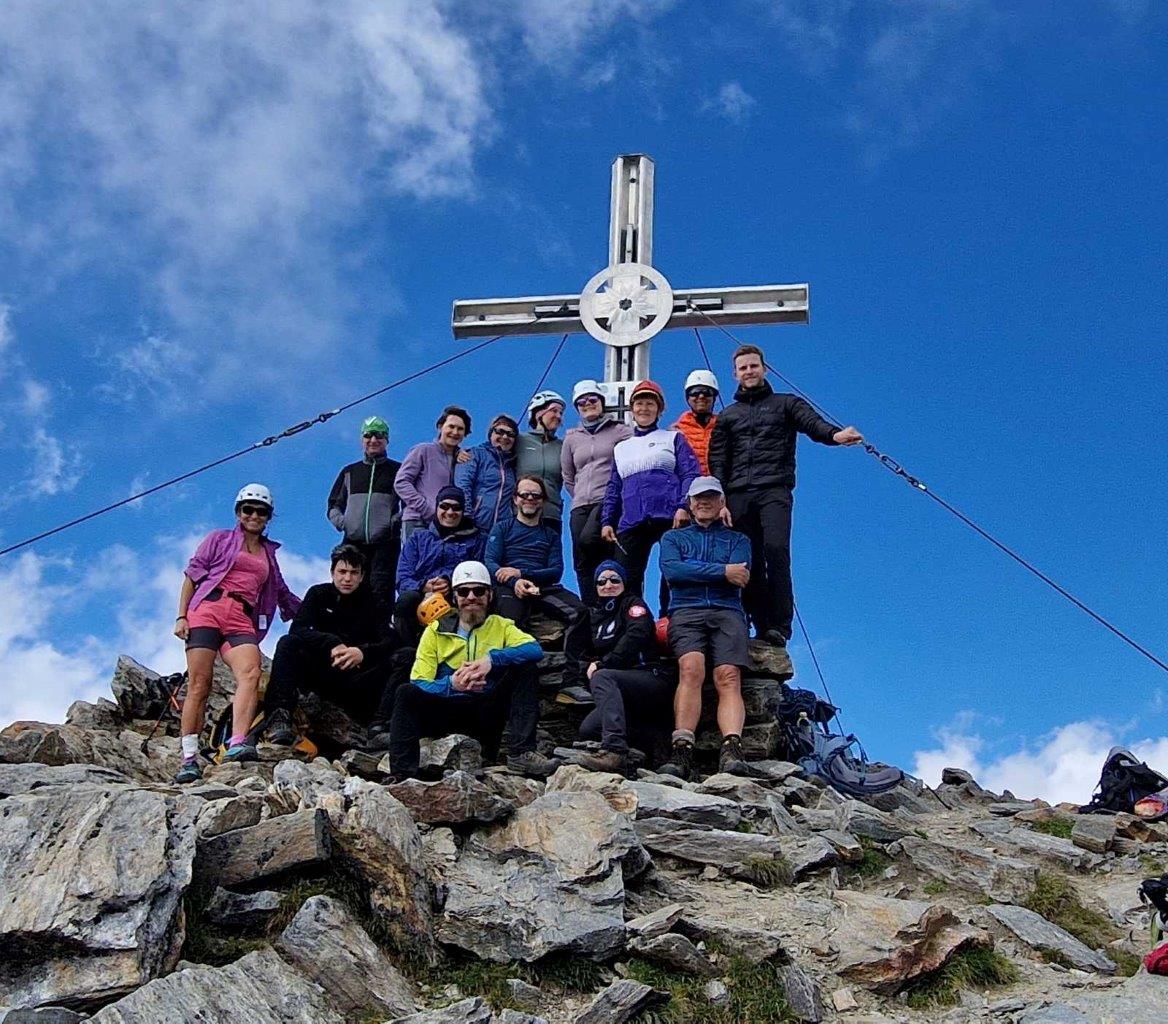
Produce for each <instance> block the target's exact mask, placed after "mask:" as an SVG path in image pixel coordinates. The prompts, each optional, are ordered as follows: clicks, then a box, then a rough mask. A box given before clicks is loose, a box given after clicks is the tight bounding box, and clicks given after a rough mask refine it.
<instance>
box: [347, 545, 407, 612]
mask: <svg viewBox="0 0 1168 1024" xmlns="http://www.w3.org/2000/svg"><path fill="white" fill-rule="evenodd" d="M357 547H358V548H360V549H361V552H362V554H364V555H365V575H366V576H367V577H368V578H369V589H370V590H372V591H373V593H375V594H376V595H377V596H378V597H380V598H381V600H383V601H384V602H385V606H386V608H389V607H391V606H392V605H393V594H394V591H395V590H397V562H398V559H399V558H400V557H401V538H400V537H393V538H391V539H390V540H387V541H383V542H382V543H380V544H358V545H357Z"/></svg>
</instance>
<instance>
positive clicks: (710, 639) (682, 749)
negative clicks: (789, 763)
mask: <svg viewBox="0 0 1168 1024" xmlns="http://www.w3.org/2000/svg"><path fill="white" fill-rule="evenodd" d="M689 507H690V513H691V515H692V516H693V524H692V525H690V526H686V527H684V528H683V529H680V530H671V531H670V532H669V533H667V534H666V535H665V536H664V537H662V538H661V572H662V574H663V575H664V576H665V578H666V579H667V580H668V581H669V587H670V616H669V633H668V636H669V646H670V648H671V649H672V651H673V653H674V655H675V656H676V657H677V664H678V671H679V679H678V684H677V693H676V695H675V696H674V700H673V718H674V727H675V728H674V733H673V753H672V754H671V756H670V758H669V763H668V764H665V765H662V767H661V769H660V771H661V772H662V773H663V774H665V775H676V776H678V777H679V778H682V779H686V778H689V777H690V775H691V774H692V770H693V748H694V733H695V730H696V729H697V727H698V719H699V718H700V717H701V713H702V685H703V684H704V683H705V680H706V660H707V657H708V658H709V660H710V661H711V662H712V663H713V666H714V688H715V690H716V691H717V694H718V729H719V730H720V731H721V733H722V751H721V755H720V756H719V758H718V770H719V771H720V772H739V773H741V772H744V771H746V764H745V757H744V755H743V753H742V726H743V724H744V723H745V721H746V709H745V707H744V706H743V703H742V668H743V666H745V665H746V664H747V663H748V651H747V628H746V615H745V613H744V612H743V610H742V588H743V587H745V586H746V584H747V583H748V582H749V580H750V540H749V539H748V538H747V537H746V536H745V535H743V534H741V533H738V532H737V531H735V530H731V529H730V528H729V527H727V526H726V525H725V524H724V523H723V522H722V511H723V509H724V508H725V507H726V499H725V496H724V494H723V491H722V485H721V484H720V483H719V482H718V480H717V478H715V477H712V476H699V477H698V478H697V479H696V480H695V481H694V482H693V483H692V484H691V485H690V488H689Z"/></svg>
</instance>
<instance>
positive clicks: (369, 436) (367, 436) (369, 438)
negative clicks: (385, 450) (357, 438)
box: [361, 434, 389, 441]
mask: <svg viewBox="0 0 1168 1024" xmlns="http://www.w3.org/2000/svg"><path fill="white" fill-rule="evenodd" d="M361 436H362V437H363V438H365V440H366V441H372V440H373V439H374V438H375V437H377V438H380V439H381V440H382V441H388V440H389V435H388V434H362V435H361Z"/></svg>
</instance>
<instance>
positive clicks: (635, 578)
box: [616, 519, 673, 615]
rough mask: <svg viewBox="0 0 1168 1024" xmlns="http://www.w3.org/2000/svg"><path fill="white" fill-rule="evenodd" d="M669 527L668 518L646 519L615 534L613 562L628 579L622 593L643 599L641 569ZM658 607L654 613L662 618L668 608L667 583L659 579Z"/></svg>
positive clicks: (643, 583)
mask: <svg viewBox="0 0 1168 1024" xmlns="http://www.w3.org/2000/svg"><path fill="white" fill-rule="evenodd" d="M672 528H673V520H672V519H646V520H645V521H644V522H643V523H637V525H636V526H634V527H631V528H630V529H628V530H622V531H621V532H620V533H618V534H617V535H616V542H617V555H616V559H617V561H618V562H620V564H621V565H623V566H624V567H625V572H626V573H627V574H628V580H626V582H625V590H626V591H628V592H629V593H630V594H639V595H640V596H641V597H644V596H645V570H646V569H648V567H649V555H650V554H651V553H652V551H653V545H654V544H656V543H657V542H658V541H659V540H660V539H661V538H662V537H664V536H665V534H667V533H668V532H669V531H670V530H671V529H672ZM658 597H659V599H660V604H659V606H658V609H659V610H658V614H659V615H664V614H665V613H666V610H667V609H668V608H669V584H668V583H666V582H665V577H664V576H662V577H661V588H660V590H659V592H658Z"/></svg>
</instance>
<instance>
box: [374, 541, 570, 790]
mask: <svg viewBox="0 0 1168 1024" xmlns="http://www.w3.org/2000/svg"><path fill="white" fill-rule="evenodd" d="M450 589H451V592H452V594H453V596H454V602H455V610H454V611H451V612H449V613H448V614H447V615H444V616H443V617H442V618H441V619H438V620H436V621H434V622H431V623H430V625H429V626H427V627H426V629H425V630H424V631H423V633H422V637H421V640H420V641H419V643H418V651H417V655H416V656H415V659H414V665H413V668H412V669H411V670H410V681H409V682H408V683H406V684H404V685H402V686H400V687H399V688H398V691H397V693H396V695H395V696H394V703H393V719H392V721H391V723H390V730H389V758H390V765H391V770H392V772H393V775H394V776H395V777H396V778H398V779H404V778H416V777H417V776H418V761H419V742H420V740H421V738H422V737H423V736H446V735H449V734H450V733H455V732H458V733H465V734H466V735H468V736H473V737H475V738H476V739H477V740H478V741H479V742H480V743H481V744H482V746H483V757H484V758H485V759H487V760H492V761H493V760H494V759H495V758H496V757H497V756H498V753H499V743H500V740H501V739H502V736H503V729H504V727H506V729H507V767H508V768H509V769H510V770H511V771H513V772H517V773H519V774H523V775H539V776H546V775H550V774H551V773H552V772H553V771H555V769H556V767H557V763H556V762H555V761H552V760H550V759H548V758H546V757H542V756H541V755H540V754H539V753H538V752H537V751H536V749H535V730H536V726H537V725H538V723H539V704H538V701H537V700H536V689H535V688H536V668H535V667H536V665H537V664H538V663H539V660H540V659H541V658H542V657H543V648H541V647H540V646H539V644H538V643H537V642H536V640H535V638H534V637H532V636H530V635H529V634H527V633H525V632H523V630H521V629H520V628H519V627H518V626H516V625H515V623H514V622H512V621H511V620H510V619H506V618H503V616H501V615H491V614H489V609H490V603H491V595H492V588H491V576H490V573H489V572H488V570H487V567H486V566H485V565H483V563H482V562H461V563H460V564H459V565H458V566H456V567H455V569H454V572H453V574H452V575H451V579H450Z"/></svg>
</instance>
